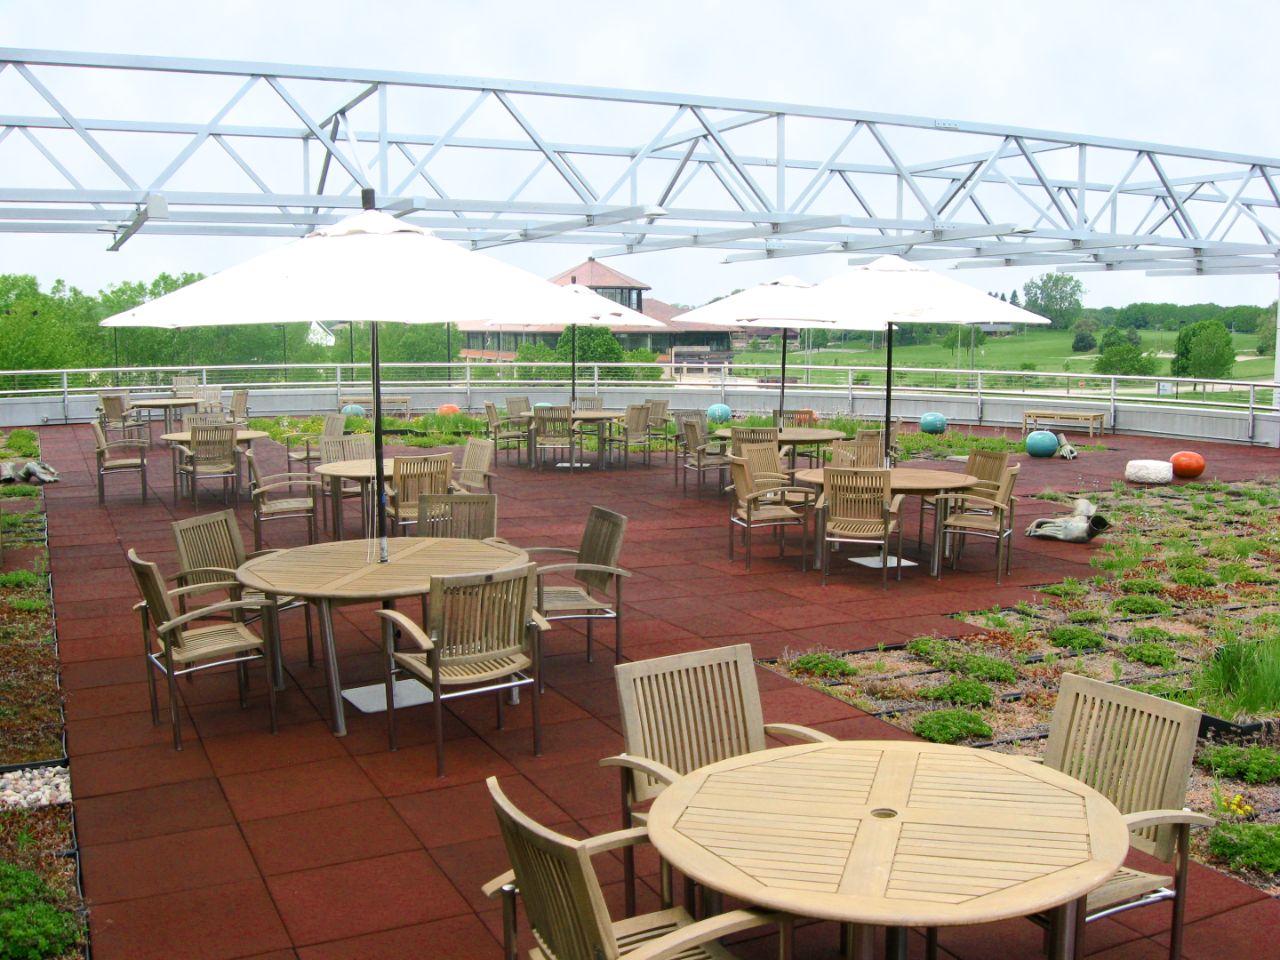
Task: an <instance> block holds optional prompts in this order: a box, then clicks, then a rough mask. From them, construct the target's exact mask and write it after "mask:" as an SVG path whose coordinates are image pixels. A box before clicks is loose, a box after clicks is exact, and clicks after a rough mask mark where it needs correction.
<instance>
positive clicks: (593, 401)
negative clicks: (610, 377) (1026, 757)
mask: <svg viewBox="0 0 1280 960" xmlns="http://www.w3.org/2000/svg"><path fill="white" fill-rule="evenodd" d="M603 409H604V397H600V396H590V397H578V399H576V400H574V401H573V410H574V412H575V413H576V412H577V411H579V410H603Z"/></svg>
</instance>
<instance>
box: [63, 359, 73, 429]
mask: <svg viewBox="0 0 1280 960" xmlns="http://www.w3.org/2000/svg"><path fill="white" fill-rule="evenodd" d="M68 386H69V384H68V383H67V371H65V370H63V371H62V422H63V423H70V422H71V396H70V393H69V391H68Z"/></svg>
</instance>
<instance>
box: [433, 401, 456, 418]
mask: <svg viewBox="0 0 1280 960" xmlns="http://www.w3.org/2000/svg"><path fill="white" fill-rule="evenodd" d="M461 412H462V411H461V410H459V409H458V405H457V404H456V403H442V404H440V406H438V407H436V413H438V414H440V415H441V416H447V415H448V414H451V413H461Z"/></svg>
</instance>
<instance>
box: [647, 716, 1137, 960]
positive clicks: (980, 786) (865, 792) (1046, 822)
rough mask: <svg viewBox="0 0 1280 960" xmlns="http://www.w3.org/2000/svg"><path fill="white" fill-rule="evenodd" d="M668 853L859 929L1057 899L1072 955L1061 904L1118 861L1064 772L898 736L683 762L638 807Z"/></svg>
mask: <svg viewBox="0 0 1280 960" xmlns="http://www.w3.org/2000/svg"><path fill="white" fill-rule="evenodd" d="M649 838H650V839H651V840H652V841H653V845H654V847H656V848H657V850H658V852H659V853H660V854H662V856H663V857H664V858H665V859H666V860H668V861H669V862H670V863H671V864H672V865H673V866H674V867H676V868H677V869H678V870H680V871H681V872H682V873H684V874H686V875H687V876H689V877H692V878H693V879H694V880H697V881H698V882H699V883H702V884H705V885H706V886H708V887H710V888H712V889H713V890H718V891H720V892H721V893H725V894H728V895H730V896H732V897H735V898H737V899H740V900H743V901H745V902H746V903H748V904H751V905H753V906H760V907H765V908H767V909H771V910H781V911H783V912H785V913H790V914H795V915H798V916H804V917H818V918H821V919H826V920H837V921H841V922H846V923H853V924H857V925H859V926H858V928H857V933H856V938H855V946H858V947H859V948H860V951H859V955H861V956H863V957H869V956H870V944H871V942H872V934H873V933H874V927H876V926H884V927H889V928H896V929H895V930H894V931H893V935H891V936H889V937H887V938H886V951H887V952H889V953H890V955H896V956H902V957H905V956H906V953H905V949H906V938H905V936H904V935H903V931H902V929H901V928H905V927H916V926H920V927H925V926H927V927H936V926H951V925H957V924H972V923H988V922H991V921H995V920H1003V919H1006V918H1009V917H1025V916H1027V915H1029V914H1033V913H1038V912H1040V911H1044V910H1058V911H1060V914H1059V917H1058V921H1059V922H1058V923H1057V924H1055V930H1056V931H1057V932H1058V936H1057V937H1056V938H1055V942H1054V944H1053V945H1052V946H1053V949H1052V951H1051V956H1052V957H1055V958H1065V957H1070V956H1072V949H1073V943H1072V940H1073V939H1074V935H1075V930H1076V923H1075V920H1076V911H1077V910H1080V909H1083V899H1084V897H1085V896H1086V895H1087V894H1088V893H1089V891H1090V890H1092V889H1094V888H1095V887H1097V886H1099V885H1100V884H1102V883H1103V882H1104V881H1105V880H1106V879H1107V878H1108V877H1110V876H1111V875H1112V874H1113V873H1114V872H1115V871H1116V869H1117V868H1118V867H1119V866H1120V865H1121V863H1123V861H1124V858H1125V856H1126V854H1127V853H1128V851H1129V832H1128V829H1127V828H1126V826H1125V823H1124V819H1123V817H1122V815H1121V814H1120V811H1119V810H1117V809H1116V807H1115V806H1114V805H1113V804H1112V803H1111V802H1110V801H1109V800H1107V799H1106V798H1105V797H1104V796H1102V795H1101V794H1100V793H1097V792H1096V791H1094V790H1093V789H1091V788H1090V787H1087V786H1085V785H1084V784H1083V783H1080V782H1079V781H1077V780H1074V779H1072V778H1071V777H1069V776H1067V775H1066V774H1063V773H1059V772H1058V771H1056V770H1052V769H1050V768H1047V767H1044V766H1042V765H1040V764H1036V763H1032V762H1030V761H1028V760H1026V759H1024V758H1021V757H1012V756H1007V755H1004V754H1000V753H995V752H994V751H990V750H974V749H970V748H968V747H954V746H943V745H940V744H933V743H923V742H919V741H907V740H891V741H876V740H861V741H857V740H854V741H848V740H846V741H836V742H834V743H819V744H801V745H799V746H792V747H781V748H778V749H773V750H762V751H759V752H756V753H749V754H746V755H744V756H741V757H734V758H731V759H729V760H723V761H721V762H719V763H715V764H712V765H710V766H707V767H703V768H702V769H700V770H695V771H694V772H693V773H690V774H689V775H688V776H685V777H682V778H681V779H680V780H678V781H677V782H676V783H674V784H672V785H671V786H669V787H667V789H666V790H664V791H663V792H662V793H661V794H660V795H659V796H658V798H657V799H656V800H655V801H654V803H653V808H652V809H651V810H650V812H649Z"/></svg>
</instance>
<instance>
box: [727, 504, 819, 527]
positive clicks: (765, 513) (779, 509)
mask: <svg viewBox="0 0 1280 960" xmlns="http://www.w3.org/2000/svg"><path fill="white" fill-rule="evenodd" d="M734 515H735V516H736V517H737V518H738V519H739V520H741V521H743V522H744V523H745V522H746V520H747V510H746V508H745V507H739V508H738V509H737V510H736V511H734ZM803 519H804V514H803V513H797V512H796V511H795V510H793V509H792V508H791V507H784V506H782V505H781V504H778V505H777V506H770V505H767V504H765V505H760V506H756V507H753V508H752V510H751V522H752V523H773V522H778V521H786V520H803Z"/></svg>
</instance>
